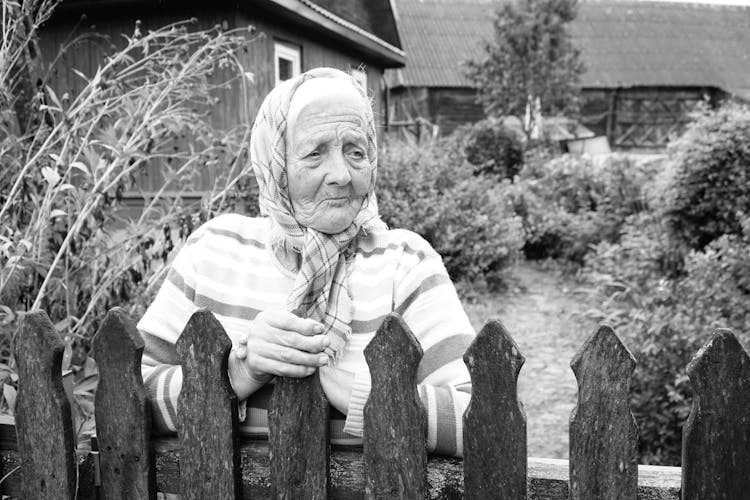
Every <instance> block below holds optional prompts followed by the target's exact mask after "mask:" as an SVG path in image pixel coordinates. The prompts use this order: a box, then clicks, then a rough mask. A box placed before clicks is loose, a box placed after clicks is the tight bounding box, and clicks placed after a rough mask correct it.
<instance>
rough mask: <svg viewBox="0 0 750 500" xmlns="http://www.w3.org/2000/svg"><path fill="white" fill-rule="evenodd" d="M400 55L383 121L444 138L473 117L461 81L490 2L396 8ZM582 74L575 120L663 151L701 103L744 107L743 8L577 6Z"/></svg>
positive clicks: (585, 2) (749, 15)
mask: <svg viewBox="0 0 750 500" xmlns="http://www.w3.org/2000/svg"><path fill="white" fill-rule="evenodd" d="M396 5H397V9H398V15H399V33H400V36H401V40H402V43H403V47H404V49H405V50H406V51H407V53H408V54H409V59H408V61H407V64H406V66H405V67H404V68H402V69H394V70H388V71H387V72H386V78H387V81H388V88H389V103H390V104H389V120H390V122H391V124H394V123H395V124H396V125H398V124H400V123H405V122H406V123H408V122H410V121H411V120H413V119H414V118H415V117H422V118H424V119H426V120H428V121H430V122H431V123H433V124H437V125H438V126H439V127H440V130H441V133H449V132H451V131H452V130H453V129H455V127H456V126H457V125H459V124H461V123H466V122H472V121H476V120H479V119H481V118H483V116H484V113H483V110H482V107H481V105H480V104H478V103H477V101H476V89H475V88H474V87H473V85H472V82H470V81H469V80H468V79H467V78H466V77H465V76H464V73H463V65H462V63H463V62H464V61H467V60H469V59H471V58H473V57H476V56H477V54H478V51H480V50H481V48H482V41H483V40H485V39H489V38H490V37H491V36H492V19H493V17H494V10H495V6H496V5H497V0H396ZM570 30H571V34H572V37H573V40H574V43H575V44H576V45H577V46H578V48H579V49H580V50H581V53H582V58H583V61H584V64H585V66H586V70H585V72H584V74H583V75H582V78H581V82H580V83H581V87H582V93H583V107H582V122H583V124H584V125H585V126H586V127H587V128H589V129H591V130H593V131H594V132H595V133H597V134H599V135H606V136H607V137H608V138H609V142H610V144H611V145H612V146H613V147H615V148H618V149H658V148H663V147H664V146H665V145H666V143H667V142H668V140H669V138H670V137H673V136H675V135H676V134H679V133H680V132H681V131H682V129H683V128H684V125H685V124H686V123H687V121H688V120H689V117H688V113H689V112H690V111H691V110H692V109H694V107H695V106H696V104H697V103H698V102H701V101H704V100H706V101H708V102H709V103H711V104H715V103H716V102H718V101H719V100H721V99H723V98H725V97H728V96H733V97H736V98H738V99H743V100H750V83H748V82H750V7H744V6H731V5H709V4H697V3H686V2H655V1H621V0H581V1H580V3H579V7H578V15H577V17H576V19H575V20H574V21H573V22H572V23H571V27H570Z"/></svg>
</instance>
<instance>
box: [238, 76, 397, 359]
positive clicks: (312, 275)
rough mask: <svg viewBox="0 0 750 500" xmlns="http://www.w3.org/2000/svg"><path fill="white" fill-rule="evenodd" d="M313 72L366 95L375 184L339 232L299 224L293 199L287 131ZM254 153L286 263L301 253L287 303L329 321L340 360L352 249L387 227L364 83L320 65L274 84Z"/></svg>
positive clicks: (347, 321) (275, 244)
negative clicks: (297, 98) (296, 99)
mask: <svg viewBox="0 0 750 500" xmlns="http://www.w3.org/2000/svg"><path fill="white" fill-rule="evenodd" d="M312 78H334V79H339V80H340V79H344V80H346V81H348V82H350V83H351V84H352V86H353V87H354V88H355V89H356V90H357V91H358V92H359V94H360V95H361V96H362V107H363V110H364V113H365V118H366V121H367V123H366V130H365V132H366V134H367V158H368V159H369V161H370V164H371V165H372V177H371V181H370V190H369V192H368V194H367V196H366V197H365V200H364V202H363V203H362V208H360V211H359V213H358V214H357V215H356V217H355V219H354V221H353V222H352V224H351V226H349V227H348V228H347V229H345V230H344V231H342V232H340V233H338V234H325V233H321V232H320V231H317V230H315V229H312V228H308V227H305V226H302V225H300V224H299V222H298V221H297V220H296V219H295V217H294V211H293V209H292V203H291V200H290V199H289V190H288V176H287V162H286V160H287V158H286V137H287V117H288V114H289V104H290V103H291V101H292V97H293V96H294V94H295V92H296V91H297V89H298V88H299V87H300V85H302V84H303V83H304V82H306V81H308V80H310V79H312ZM250 155H251V159H252V164H253V169H254V170H255V177H256V178H257V180H258V186H259V188H260V194H259V203H260V211H261V214H263V215H267V216H269V217H270V218H271V220H272V222H273V234H272V243H271V245H272V248H273V250H274V252H275V253H276V255H277V256H279V257H280V258H279V260H280V261H281V262H282V263H287V262H290V261H291V262H295V259H289V258H284V257H289V256H290V255H293V253H299V254H301V262H300V266H299V269H296V268H295V269H290V270H291V271H292V272H296V273H297V277H296V279H295V282H294V287H293V288H292V291H291V293H290V294H289V297H287V304H286V306H287V308H288V309H289V310H290V311H294V312H297V313H298V314H299V313H302V314H303V315H304V316H306V317H308V318H312V319H314V320H316V321H319V322H321V323H322V324H323V325H324V328H325V333H326V334H327V335H328V337H329V339H330V341H331V343H330V346H329V347H328V349H326V353H327V354H328V356H329V357H330V358H331V359H332V360H335V357H336V354H337V353H339V352H340V351H341V350H342V349H343V347H344V346H345V345H346V343H347V341H348V340H349V338H350V336H351V326H350V325H351V322H352V316H353V308H354V307H353V304H352V300H351V296H350V293H349V289H348V287H349V285H348V280H347V274H346V258H347V255H349V256H351V255H352V254H353V250H354V247H355V246H356V237H357V235H358V234H360V232H365V231H377V230H381V229H385V224H384V223H383V222H382V221H381V220H380V218H379V216H378V209H377V202H376V200H375V193H374V191H373V189H374V186H375V173H376V169H377V144H376V133H375V121H374V119H373V115H372V108H371V106H370V102H369V100H368V98H367V94H366V93H365V91H364V89H362V87H361V86H360V85H359V84H358V83H357V82H356V80H354V79H353V78H352V77H351V76H350V75H347V74H346V73H344V72H342V71H339V70H337V69H333V68H316V69H313V70H310V71H308V72H306V73H304V74H302V75H300V76H298V77H296V78H293V79H291V80H287V81H285V82H283V83H281V84H280V85H278V86H277V87H276V88H274V89H273V90H272V91H271V92H270V93H269V94H268V96H266V99H265V100H264V101H263V104H262V105H261V107H260V111H258V116H257V117H256V119H255V125H254V126H253V132H252V136H251V139H250Z"/></svg>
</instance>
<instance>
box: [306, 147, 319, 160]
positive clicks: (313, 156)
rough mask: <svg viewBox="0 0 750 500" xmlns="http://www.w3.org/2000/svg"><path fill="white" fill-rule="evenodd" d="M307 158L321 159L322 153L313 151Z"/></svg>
mask: <svg viewBox="0 0 750 500" xmlns="http://www.w3.org/2000/svg"><path fill="white" fill-rule="evenodd" d="M307 158H310V159H315V158H320V151H318V150H317V149H316V150H314V151H311V152H310V153H308V154H307Z"/></svg>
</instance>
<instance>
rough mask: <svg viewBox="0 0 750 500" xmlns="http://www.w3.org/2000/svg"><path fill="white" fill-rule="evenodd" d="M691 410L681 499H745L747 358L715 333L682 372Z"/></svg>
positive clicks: (748, 467)
mask: <svg viewBox="0 0 750 500" xmlns="http://www.w3.org/2000/svg"><path fill="white" fill-rule="evenodd" d="M687 372H688V376H689V377H690V382H691V383H692V385H693V390H694V395H693V408H692V411H691V412H690V417H689V418H688V421H687V423H686V424H685V428H684V431H683V444H682V498H683V499H684V500H692V499H704V498H712V499H734V498H747V495H748V494H749V492H750V357H748V354H747V352H745V350H744V349H743V348H742V345H741V344H740V343H739V341H738V340H737V337H735V336H734V334H733V333H732V332H730V331H729V330H717V331H716V332H715V333H714V336H713V338H712V339H711V340H710V341H709V342H708V343H707V344H706V345H705V346H703V348H701V350H700V351H699V352H698V354H697V355H696V356H695V358H693V360H692V361H691V362H690V364H689V365H688V368H687Z"/></svg>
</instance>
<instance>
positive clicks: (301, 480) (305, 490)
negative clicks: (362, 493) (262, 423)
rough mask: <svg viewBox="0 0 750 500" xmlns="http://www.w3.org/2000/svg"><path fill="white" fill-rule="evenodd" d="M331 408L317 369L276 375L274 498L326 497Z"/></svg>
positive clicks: (271, 439) (271, 424)
mask: <svg viewBox="0 0 750 500" xmlns="http://www.w3.org/2000/svg"><path fill="white" fill-rule="evenodd" d="M328 410H329V407H328V400H327V399H326V397H325V394H324V393H323V388H322V387H321V385H320V379H319V377H318V373H317V372H316V373H315V374H313V375H312V376H310V377H305V378H292V377H278V378H277V379H276V381H275V384H274V388H273V394H272V395H271V401H270V403H269V408H268V428H269V434H268V438H269V442H270V450H271V452H270V467H271V471H270V474H271V488H272V490H271V491H272V493H271V496H272V497H273V498H285V499H295V498H313V499H325V498H327V496H328V473H329V455H330V444H329V439H328V436H329V426H328Z"/></svg>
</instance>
